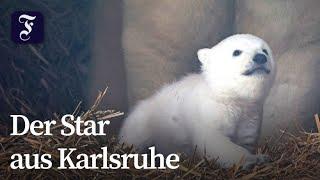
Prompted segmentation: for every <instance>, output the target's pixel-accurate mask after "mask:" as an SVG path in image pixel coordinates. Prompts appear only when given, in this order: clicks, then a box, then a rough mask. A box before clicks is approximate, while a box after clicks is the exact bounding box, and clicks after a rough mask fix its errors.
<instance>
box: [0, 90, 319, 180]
mask: <svg viewBox="0 0 320 180" xmlns="http://www.w3.org/2000/svg"><path fill="white" fill-rule="evenodd" d="M105 92H106V91H104V92H102V93H100V95H99V97H98V98H97V100H96V102H95V104H94V105H93V106H92V108H91V109H90V110H88V111H87V112H85V113H82V114H81V116H82V119H83V120H84V121H85V120H88V119H96V120H97V119H98V120H101V119H111V122H112V118H113V117H117V116H120V115H122V113H119V112H114V111H110V110H107V111H98V110H97V106H98V104H99V102H100V101H101V99H102V97H103V95H104V94H105ZM78 109H79V108H76V111H75V112H74V114H79V112H77V111H78ZM315 117H316V123H317V125H318V129H319V130H320V121H319V117H318V116H317V115H316V116H315ZM55 118H56V119H59V117H58V116H57V115H55ZM62 127H63V126H62V125H61V124H59V123H57V125H55V126H54V127H53V128H52V133H53V136H37V137H36V136H33V135H31V134H29V135H27V136H12V137H0V145H1V146H0V147H1V148H0V150H1V153H0V174H2V177H4V178H6V179H13V178H14V179H17V178H18V179H58V178H60V179H61V178H63V179H89V178H90V179H105V178H111V179H128V178H130V179H131V178H139V179H140V178H141V179H174V178H176V179H180V178H182V179H273V178H276V179H297V178H299V179H300V178H307V179H318V178H320V171H319V169H320V133H306V132H303V133H301V134H300V135H299V136H295V135H293V134H290V133H288V132H286V131H282V134H281V136H280V137H278V139H277V140H274V141H272V143H271V142H270V141H267V142H266V143H265V144H264V145H262V146H261V147H260V148H258V152H260V153H267V154H269V155H270V156H271V159H272V162H270V163H266V164H263V165H257V166H255V167H254V168H253V169H251V170H249V171H245V170H241V168H240V164H241V162H239V164H238V165H235V166H233V167H231V168H229V169H222V168H221V167H219V166H218V165H217V163H216V162H215V160H208V159H206V158H198V157H196V156H192V157H186V156H184V155H182V158H181V161H180V167H179V168H178V169H177V170H169V169H167V170H136V169H133V168H132V169H128V170H120V169H119V170H57V168H56V167H57V165H58V162H59V154H58V151H57V148H59V147H65V148H67V147H75V148H77V149H78V150H79V151H81V153H86V154H88V155H90V154H96V153H100V152H101V149H100V148H101V147H105V146H107V147H108V153H117V154H124V153H133V151H134V150H133V148H132V147H131V146H127V145H124V144H118V143H117V140H116V138H109V139H108V141H103V140H102V139H99V138H104V139H106V138H105V137H99V136H97V137H94V136H81V137H80V136H76V135H73V136H69V137H65V136H62V135H61V134H60V129H61V128H62ZM14 153H28V154H29V153H40V154H43V153H49V154H51V155H52V162H53V168H51V169H50V170H12V169H10V161H11V160H10V156H11V155H12V154H14ZM99 164H102V161H101V160H100V161H98V165H99ZM128 164H129V166H130V167H133V162H132V161H129V163H128Z"/></svg>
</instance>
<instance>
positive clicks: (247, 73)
mask: <svg viewBox="0 0 320 180" xmlns="http://www.w3.org/2000/svg"><path fill="white" fill-rule="evenodd" d="M269 73H270V70H269V69H268V68H266V67H264V66H259V67H254V68H251V69H248V70H246V71H245V72H243V73H242V75H245V76H250V75H252V74H269Z"/></svg>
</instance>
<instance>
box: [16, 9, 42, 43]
mask: <svg viewBox="0 0 320 180" xmlns="http://www.w3.org/2000/svg"><path fill="white" fill-rule="evenodd" d="M43 38H44V24H43V16H42V14H41V13H40V12H35V11H16V12H14V13H12V15H11V39H12V40H13V41H14V42H16V43H20V44H22V43H40V42H42V41H43Z"/></svg>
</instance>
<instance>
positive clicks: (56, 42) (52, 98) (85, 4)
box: [0, 0, 95, 134]
mask: <svg viewBox="0 0 320 180" xmlns="http://www.w3.org/2000/svg"><path fill="white" fill-rule="evenodd" d="M94 3H95V2H94V1H89V0H77V1H60V0H52V1H38V0H28V1H19V0H4V1H1V2H0V4H1V5H0V14H1V15H0V55H1V56H0V59H1V63H0V124H1V126H0V127H1V129H0V133H1V134H6V133H7V130H6V129H7V128H8V127H10V121H11V120H10V118H9V115H10V114H24V115H26V116H27V117H29V119H33V118H36V119H41V120H45V119H51V118H52V117H53V114H54V113H58V114H65V113H70V112H72V110H73V109H74V108H75V107H76V105H77V104H78V103H79V102H80V101H83V100H85V98H84V97H85V92H86V89H88V88H87V87H88V86H87V80H88V73H89V66H90V58H91V50H92V46H91V45H92V32H93V25H94V22H93V21H92V15H93V13H92V11H93V5H94ZM14 11H39V12H41V13H42V14H43V16H44V22H45V35H44V36H45V37H44V41H43V43H40V44H16V43H14V42H13V41H12V40H11V38H10V29H11V27H10V23H11V14H12V13H13V12H14Z"/></svg>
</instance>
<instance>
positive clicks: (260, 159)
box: [242, 154, 271, 170]
mask: <svg viewBox="0 0 320 180" xmlns="http://www.w3.org/2000/svg"><path fill="white" fill-rule="evenodd" d="M270 161H271V158H270V156H268V155H265V154H256V155H250V156H249V157H247V158H246V161H245V163H244V164H243V166H242V168H243V169H245V170H248V169H252V168H253V167H254V166H255V165H261V164H263V163H268V162H270Z"/></svg>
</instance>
